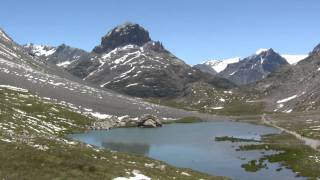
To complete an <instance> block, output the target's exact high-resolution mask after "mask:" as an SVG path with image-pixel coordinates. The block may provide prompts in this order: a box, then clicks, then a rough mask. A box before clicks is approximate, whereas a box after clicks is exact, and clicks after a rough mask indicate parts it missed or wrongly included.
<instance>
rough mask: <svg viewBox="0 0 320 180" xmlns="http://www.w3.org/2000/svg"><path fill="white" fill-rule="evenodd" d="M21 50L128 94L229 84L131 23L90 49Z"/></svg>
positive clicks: (178, 92)
mask: <svg viewBox="0 0 320 180" xmlns="http://www.w3.org/2000/svg"><path fill="white" fill-rule="evenodd" d="M24 48H25V50H26V51H27V52H28V53H29V54H31V55H35V56H38V58H42V59H44V60H45V61H46V62H49V63H53V64H56V65H57V66H60V67H63V68H65V69H66V70H67V71H68V72H70V73H71V74H73V75H75V76H77V77H80V78H81V79H83V80H85V81H89V82H91V83H94V84H97V85H99V86H100V87H103V88H108V89H113V90H116V91H118V92H121V93H125V94H129V95H132V96H138V97H168V96H178V95H181V94H184V93H185V91H186V90H187V89H188V87H189V86H190V85H191V84H192V83H194V82H197V81H203V82H206V83H209V84H211V85H213V86H214V87H217V88H229V87H234V84H233V83H231V82H229V81H228V80H226V79H224V78H222V77H219V76H211V75H210V74H208V73H204V72H202V71H200V70H198V69H197V68H193V67H191V66H189V65H187V64H186V63H185V62H184V61H182V60H181V59H179V58H177V57H176V56H174V55H173V54H172V53H171V52H169V51H168V50H166V49H165V48H164V46H163V45H162V43H161V42H159V41H153V40H151V38H150V36H149V32H148V31H147V30H145V29H144V28H143V27H141V26H140V25H138V24H133V23H125V24H122V25H120V26H117V27H115V28H113V29H112V30H110V31H109V32H108V33H107V35H105V36H104V37H102V41H101V44H100V45H98V46H96V47H95V48H94V49H93V50H92V52H85V51H83V50H80V49H77V48H72V47H69V46H66V45H61V46H59V47H57V48H52V47H49V46H39V45H32V44H28V45H25V46H24Z"/></svg>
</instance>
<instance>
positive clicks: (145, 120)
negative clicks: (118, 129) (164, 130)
mask: <svg viewBox="0 0 320 180" xmlns="http://www.w3.org/2000/svg"><path fill="white" fill-rule="evenodd" d="M161 126H162V122H161V120H160V119H159V118H158V117H156V116H153V115H150V114H147V115H143V116H142V117H140V119H139V121H138V127H144V128H156V127H161Z"/></svg>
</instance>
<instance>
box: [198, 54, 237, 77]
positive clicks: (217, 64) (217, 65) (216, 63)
mask: <svg viewBox="0 0 320 180" xmlns="http://www.w3.org/2000/svg"><path fill="white" fill-rule="evenodd" d="M239 61H240V57H235V58H230V59H223V60H210V61H206V62H204V63H203V64H206V65H208V66H210V67H211V68H213V69H214V70H215V71H216V72H218V73H219V72H221V71H223V70H224V69H225V68H226V67H227V66H228V64H233V63H237V62H239Z"/></svg>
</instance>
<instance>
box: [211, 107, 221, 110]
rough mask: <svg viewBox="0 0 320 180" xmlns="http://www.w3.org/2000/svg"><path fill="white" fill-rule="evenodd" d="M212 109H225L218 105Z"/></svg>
mask: <svg viewBox="0 0 320 180" xmlns="http://www.w3.org/2000/svg"><path fill="white" fill-rule="evenodd" d="M211 109H214V110H219V109H223V107H222V106H218V107H212V108H211Z"/></svg>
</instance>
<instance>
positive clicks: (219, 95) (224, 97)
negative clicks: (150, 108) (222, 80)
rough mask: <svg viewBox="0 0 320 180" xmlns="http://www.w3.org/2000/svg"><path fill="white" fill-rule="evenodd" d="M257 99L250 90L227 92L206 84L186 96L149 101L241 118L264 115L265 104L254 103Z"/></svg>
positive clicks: (193, 87) (197, 85)
mask: <svg viewBox="0 0 320 180" xmlns="http://www.w3.org/2000/svg"><path fill="white" fill-rule="evenodd" d="M256 99H258V98H257V94H255V93H254V92H249V91H248V90H239V89H235V90H232V91H226V90H223V89H217V88H213V87H212V86H210V85H207V84H205V83H196V84H193V86H192V87H191V90H190V92H189V93H187V95H186V96H183V97H178V98H171V99H157V98H150V99H147V101H149V102H151V103H155V104H161V105H164V106H170V107H174V108H180V109H185V110H192V111H200V112H205V113H211V114H218V115H229V116H230V115H232V116H234V115H235V116H239V115H255V114H262V113H263V109H264V103H263V102H261V101H259V102H258V101H254V100H256ZM218 107H222V108H218ZM217 108H218V109H217Z"/></svg>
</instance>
